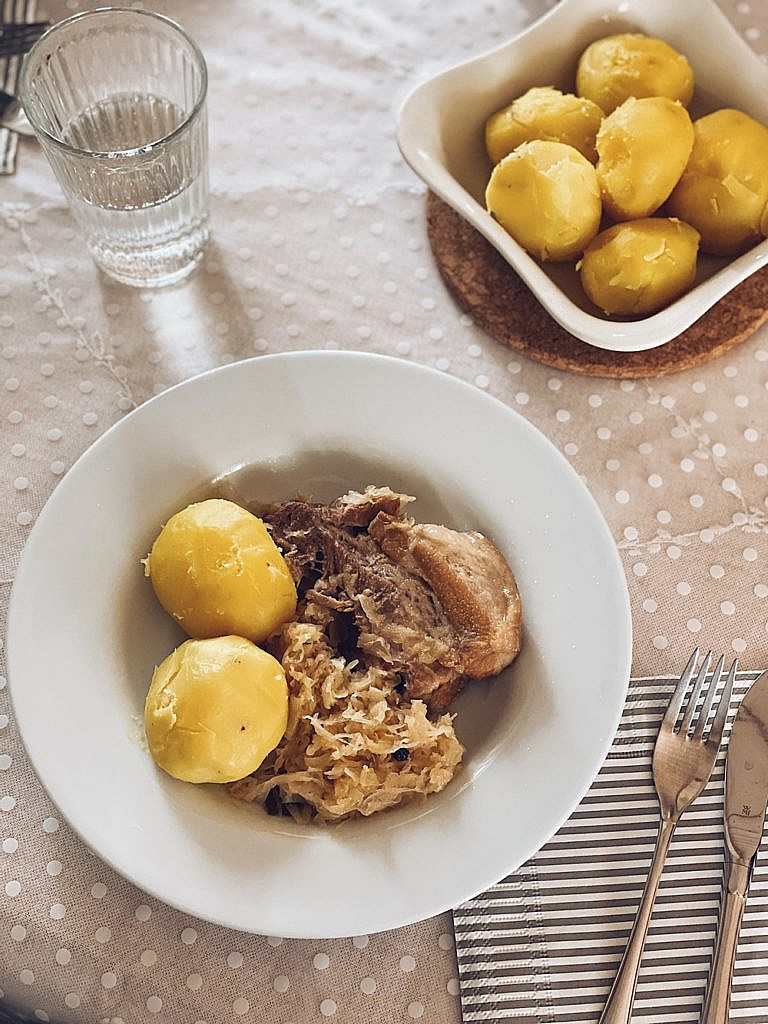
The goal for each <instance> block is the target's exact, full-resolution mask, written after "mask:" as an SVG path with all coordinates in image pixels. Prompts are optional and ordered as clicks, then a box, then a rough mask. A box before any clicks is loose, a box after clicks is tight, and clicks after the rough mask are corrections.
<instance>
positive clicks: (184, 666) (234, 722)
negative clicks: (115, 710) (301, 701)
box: [144, 636, 288, 783]
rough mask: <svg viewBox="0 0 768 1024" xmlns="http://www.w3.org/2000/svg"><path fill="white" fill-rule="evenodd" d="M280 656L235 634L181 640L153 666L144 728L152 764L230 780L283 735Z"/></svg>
mask: <svg viewBox="0 0 768 1024" xmlns="http://www.w3.org/2000/svg"><path fill="white" fill-rule="evenodd" d="M287 721H288V686H287V683H286V680H285V673H284V672H283V667H282V665H281V664H280V662H279V661H277V660H276V659H275V658H273V657H272V656H271V655H270V654H267V652H266V651H262V650H261V649H260V648H259V647H256V645H255V644H252V643H251V642H250V640H245V639H244V638H243V637H240V636H222V637H212V638H209V639H207V640H186V641H185V642H184V643H183V644H182V645H181V646H180V647H177V648H176V650H175V651H173V652H172V653H171V654H169V655H168V657H167V658H166V659H165V660H164V661H163V662H161V663H160V665H158V666H157V668H156V669H155V672H154V675H153V676H152V685H151V686H150V688H149V693H148V694H147V699H146V703H145V706H144V728H145V731H146V734H147V741H148V743H149V749H150V751H151V753H152V756H153V757H154V759H155V761H156V762H157V764H158V765H159V766H160V767H161V768H162V769H163V771H166V772H168V774H169V775H172V776H173V777H174V778H176V779H181V780H182V781H184V782H196V783H201V782H235V781H236V780H237V779H242V778H245V776H246V775H250V773H251V772H254V771H256V769H257V768H258V767H259V765H260V764H261V763H262V761H263V760H264V758H265V757H266V756H267V754H268V753H269V752H270V751H271V750H274V748H275V747H276V746H277V744H278V743H279V742H280V740H281V739H282V736H283V733H284V732H285V727H286V723H287Z"/></svg>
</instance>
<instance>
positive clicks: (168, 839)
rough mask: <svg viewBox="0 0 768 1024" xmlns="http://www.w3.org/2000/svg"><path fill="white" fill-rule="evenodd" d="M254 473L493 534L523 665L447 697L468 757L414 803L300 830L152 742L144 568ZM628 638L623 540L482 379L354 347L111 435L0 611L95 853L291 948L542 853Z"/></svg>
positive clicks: (58, 796) (51, 775) (400, 916)
mask: <svg viewBox="0 0 768 1024" xmlns="http://www.w3.org/2000/svg"><path fill="white" fill-rule="evenodd" d="M242 464H247V465H248V466H249V469H248V470H247V472H241V474H240V477H239V479H240V486H241V487H242V488H243V493H244V495H245V496H246V497H257V496H258V497H260V498H261V499H264V500H268V501H273V500H279V499H284V498H288V497H291V496H293V495H294V494H296V492H297V491H299V490H302V491H304V492H305V493H311V494H314V495H315V496H316V497H318V498H320V499H323V500H327V499H329V498H331V497H333V496H335V495H338V494H340V493H343V491H345V490H346V489H347V488H349V487H356V488H360V487H363V486H365V485H366V484H367V483H372V482H378V483H388V484H390V485H391V486H393V487H396V488H400V489H403V490H405V491H407V492H410V493H411V494H415V495H417V499H418V500H417V502H416V503H415V505H414V506H413V508H414V514H415V515H417V516H419V517H420V518H422V519H425V520H427V521H433V522H434V521H440V522H446V523H449V524H452V525H454V526H456V527H458V528H460V529H465V528H468V527H475V528H479V529H480V530H482V531H484V532H485V533H487V534H488V535H489V536H490V537H492V538H493V539H494V540H495V541H496V543H497V544H498V545H499V546H500V547H501V549H502V550H503V551H504V552H505V554H506V555H507V557H508V559H509V561H510V563H511V564H512V566H513V568H514V571H515V573H516V576H517V579H518V584H519V587H520V592H521V595H522V602H523V628H524V632H523V650H522V653H521V654H520V656H519V658H518V659H517V661H516V662H515V663H514V665H513V666H512V667H511V669H509V670H508V671H507V672H505V673H504V674H503V675H502V676H500V677H499V678H498V679H496V680H494V681H492V682H488V683H477V684H475V685H473V686H470V687H468V689H467V691H466V692H465V693H464V694H463V695H462V696H461V697H460V698H459V701H458V702H457V703H456V706H455V709H454V710H456V712H457V719H456V729H457V733H458V735H459V738H460V739H461V740H462V741H463V742H464V744H465V745H466V748H467V754H466V758H465V765H464V769H463V770H462V772H461V773H460V775H459V776H457V778H456V779H455V780H454V782H453V783H451V785H450V786H448V788H447V789H445V790H444V791H443V792H442V793H439V794H437V795H436V796H433V797H430V798H429V799H428V800H427V801H426V802H425V803H424V804H418V805H414V806H409V807H406V808H402V809H399V810H396V811H392V812H387V813H385V814H379V815H375V816H374V817H372V818H371V819H369V820H360V821H350V822H346V823H344V824H342V825H340V826H338V827H333V828H326V829H323V828H317V827H312V826H304V827H301V826H298V825H296V824H294V823H293V822H291V821H289V820H286V819H283V818H270V817H268V816H267V815H266V814H265V813H264V811H263V810H262V809H261V808H259V807H256V806H252V805H250V804H243V803H238V802H237V801H235V800H233V799H231V798H230V797H229V796H228V795H227V793H226V792H224V791H222V789H221V787H218V786H192V785H189V784H187V783H183V782H177V781H176V780H175V779H172V778H170V777H169V776H168V775H165V774H164V773H163V772H161V771H160V770H159V769H157V768H156V767H155V765H154V763H153V761H152V758H151V757H150V755H149V753H148V752H147V749H146V745H145V744H142V742H141V737H142V734H143V730H142V728H141V718H142V710H143V705H144V698H145V695H146V692H147V687H148V685H149V680H150V677H151V675H152V670H153V668H154V666H155V665H157V664H158V663H159V662H160V661H161V660H162V659H163V658H164V657H165V656H166V655H167V654H168V652H169V651H170V650H171V649H172V648H173V647H174V646H175V645H176V644H178V643H179V642H180V641H181V639H182V637H181V635H180V633H179V631H178V629H177V627H176V625H175V624H174V623H173V622H172V620H171V619H170V617H169V616H168V615H166V614H165V613H164V612H163V611H162V609H161V608H160V606H159V604H158V603H157V601H156V600H155V598H154V595H153V593H152V588H151V586H150V584H149V582H148V581H147V580H146V579H145V577H144V574H143V572H142V567H141V564H140V562H139V559H140V558H141V557H142V556H143V555H144V554H145V553H146V552H147V550H148V549H149V547H150V545H151V543H152V540H153V539H154V537H155V535H156V534H157V531H158V529H159V527H160V525H161V524H162V523H163V522H164V521H165V520H167V518H168V516H169V515H170V514H172V513H173V512H175V511H176V510H178V509H179V508H180V507H182V506H183V505H185V504H186V503H187V501H189V500H190V499H191V497H192V496H193V495H194V494H195V493H198V494H199V493H200V488H201V485H202V486H204V485H205V484H206V482H210V481H211V480H212V479H213V478H214V477H215V476H216V475H218V474H221V473H222V472H224V471H227V470H230V469H233V468H234V467H237V466H240V465H242ZM630 650H631V635H630V619H629V602H628V597H627V588H626V583H625V580H624V574H623V571H622V568H621V563H620V561H619V558H618V554H617V552H616V548H615V545H614V543H613V540H612V538H611V536H610V533H609V531H608V529H607V527H606V525H605V523H604V521H603V519H602V517H601V515H600V512H599V511H598V509H597V506H596V505H595V503H594V501H593V499H592V498H591V497H590V495H589V493H588V492H587V489H586V488H585V487H584V485H583V484H582V483H581V481H580V480H579V478H578V477H577V475H576V474H575V473H574V471H573V469H572V468H571V467H570V466H569V464H568V463H567V462H566V460H565V459H564V458H563V457H562V455H560V454H559V452H557V450H556V449H555V448H554V447H553V446H552V445H551V444H550V443H549V442H548V441H547V440H546V439H545V438H544V437H543V436H542V435H541V434H540V433H538V431H536V430H535V429H534V428H533V427H532V426H531V425H530V424H529V423H527V422H526V421H525V420H524V419H522V417H520V416H518V415H517V414H516V413H514V412H512V411H511V410H510V409H508V408H507V407H506V406H504V405H502V403H501V402H497V401H495V400H494V399H492V398H490V397H489V396H488V395H486V394H485V393H484V392H481V391H479V390H478V389H477V388H472V387H470V386H469V385H466V384H463V383H461V382H460V381H457V380H455V379H454V378H452V377H449V376H447V375H441V374H439V373H437V372H436V371H434V370H428V369H425V368H424V367H419V366H415V365H411V364H409V363H407V362H405V361H403V360H395V359H385V358H383V357H380V356H378V357H377V356H370V355H363V354H359V353H349V352H314V353H308V352H303V353H294V354H289V355H277V356H267V357H262V358H259V359H254V360H250V361H247V362H243V363H235V364H233V365H231V366H226V367H223V368H222V369H219V370H216V371H214V372H211V373H208V374H205V375H203V376H201V377H197V378H196V379H194V380H190V381H187V382H186V383H184V384H181V385H179V386H178V387H176V388H172V389H171V390H170V391H166V392H165V393H164V394H162V395H160V396H159V397H157V398H155V399H153V400H152V401H150V402H147V403H146V404H145V405H143V406H142V407H141V408H140V409H138V410H137V411H136V412H133V413H131V415H130V416H127V417H126V418H125V419H124V420H122V421H121V422H120V423H118V424H117V425H116V426H115V427H113V428H112V429H111V430H109V431H107V433H106V434H104V435H103V437H101V438H100V439H99V440H98V441H97V442H96V443H95V444H94V445H93V446H92V447H91V448H89V449H88V451H87V452H86V453H85V455H84V456H83V457H82V458H81V459H80V460H79V461H78V462H77V463H76V465H75V466H73V467H72V469H71V470H70V471H69V473H67V475H66V476H65V477H64V479H63V480H62V481H61V483H60V484H59V485H58V487H57V488H56V490H55V491H54V493H53V495H52V497H51V499H50V500H49V502H48V504H47V505H46V507H45V509H44V510H43V512H42V513H41V515H40V517H39V518H38V520H37V523H36V524H35V526H34V528H33V530H32V532H31V534H30V537H29V540H28V542H27V545H26V547H25V549H24V553H23V555H22V558H21V563H20V565H19V568H18V571H17V574H16V581H15V583H14V587H13V593H12V599H11V608H10V613H9V621H8V655H9V661H8V667H9V682H10V691H11V697H12V699H13V705H14V711H15V717H16V722H17V723H18V726H19V729H20V730H21V734H22V737H23V739H24V743H25V744H26V747H27V751H28V752H29V755H30V757H31V759H32V763H33V764H34V767H35V769H36V770H37V772H38V774H39V776H40V778H41V780H42V781H43V783H44V784H45V786H46V787H47V788H48V790H49V792H50V794H51V797H52V798H53V800H54V801H55V802H56V804H57V805H58V807H59V809H60V810H61V812H62V813H63V814H64V815H65V816H66V817H67V819H68V820H69V821H70V823H71V824H72V825H73V826H74V828H76V829H77V830H78V832H79V833H80V834H81V835H82V836H83V838H84V839H85V841H86V842H87V843H88V844H90V846H91V847H92V848H93V849H94V850H95V851H96V852H97V853H98V854H99V855H100V856H101V857H103V858H104V860H106V861H108V862H109V863H110V864H112V865H113V866H114V867H115V868H117V870H118V871H120V872H122V873H123V874H124V875H126V876H127V877H128V878H130V879H132V880H133V881H134V882H136V883H137V884H138V885H140V886H142V887H143V888H144V889H146V890H147V891H149V892H150V893H152V894H153V895H155V896H156V897H158V898H159V899H162V900H165V901H166V902H168V903H171V904H173V905H174V906H176V907H180V908H181V909H183V910H185V911H187V912H188V913H192V914H196V915H198V916H199V917H203V918H208V919H209V920H213V921H217V922H220V923H222V924H226V925H228V926H230V927H234V928H240V929H243V930H245V931H259V932H264V933H266V934H274V935H286V936H287V935H290V936H304V937H320V936H331V935H355V934H357V933H360V932H368V931H377V930H380V929H384V928H393V927H396V926H398V925H403V924H406V923H408V922H410V921H414V920H417V919H419V918H423V917H427V916H429V915H431V914H436V913H438V912H439V911H442V910H445V909H447V908H448V907H450V906H454V905H456V904H457V903H459V902H461V901H462V900H464V899H466V898H468V897H469V896H472V895H474V894H475V893H477V892H479V891H480V890H481V889H484V888H485V887H487V886H488V885H489V884H491V883H493V882H495V881H497V880H498V879H499V878H500V877H501V876H502V875H504V874H505V873H506V872H508V871H511V870H513V869H514V868H516V867H518V866H519V865H520V864H522V863H523V861H524V860H526V859H527V858H528V857H529V856H531V854H533V853H534V852H535V851H536V850H538V849H539V847H540V846H541V845H542V844H543V843H545V842H546V841H547V840H548V839H549V838H550V836H552V835H553V834H554V832H555V831H556V830H557V828H558V827H559V826H560V824H561V823H562V821H563V820H564V819H565V818H566V817H567V816H568V815H569V814H570V812H571V811H572V810H573V808H574V807H575V806H576V804H577V803H578V802H579V800H580V799H581V797H582V795H583V794H584V792H585V790H586V789H587V788H588V787H589V785H590V783H591V781H592V779H593V778H594V776H595V775H596V773H597V771H598V769H599V768H600V765H601V763H602V761H603V758H604V757H605V753H606V751H607V749H608V747H609V746H610V743H611V740H612V738H613V734H614V732H615V729H616V724H617V721H618V717H619V714H620V712H621V708H622V706H623V703H624V697H625V694H626V686H627V680H628V675H629V657H630Z"/></svg>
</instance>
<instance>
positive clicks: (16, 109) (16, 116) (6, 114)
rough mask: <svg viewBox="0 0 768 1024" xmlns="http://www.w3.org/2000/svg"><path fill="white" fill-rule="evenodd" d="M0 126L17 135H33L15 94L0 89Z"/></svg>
mask: <svg viewBox="0 0 768 1024" xmlns="http://www.w3.org/2000/svg"><path fill="white" fill-rule="evenodd" d="M0 128H8V129H10V131H12V132H16V134H17V135H28V136H30V137H34V134H35V133H34V130H33V128H32V125H31V124H30V123H29V121H28V120H27V115H26V114H25V113H24V111H23V110H22V108H21V104H20V103H19V101H18V100H17V99H16V97H15V96H11V94H10V93H8V92H3V90H2V89H0Z"/></svg>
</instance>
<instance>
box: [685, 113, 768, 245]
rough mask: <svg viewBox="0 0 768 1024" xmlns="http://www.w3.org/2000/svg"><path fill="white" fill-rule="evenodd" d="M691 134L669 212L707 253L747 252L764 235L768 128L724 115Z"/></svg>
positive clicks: (708, 119) (710, 117) (698, 124)
mask: <svg viewBox="0 0 768 1024" xmlns="http://www.w3.org/2000/svg"><path fill="white" fill-rule="evenodd" d="M693 131H694V141H693V151H692V153H691V158H690V160H689V161H688V165H687V167H686V168H685V171H684V173H683V176H682V178H681V179H680V182H679V183H678V185H677V187H676V188H675V190H674V192H673V193H672V196H671V198H670V201H669V207H670V211H671V212H672V213H674V214H675V216H677V217H680V218H681V219H683V220H686V221H688V223H689V224H692V225H693V226H694V227H695V228H696V230H697V231H698V232H699V233H700V234H701V247H702V249H703V250H704V251H705V252H711V253H715V254H717V255H721V256H729V255H733V254H735V253H739V252H743V251H744V250H745V249H748V248H749V247H750V246H751V245H754V244H755V242H757V241H759V239H760V237H761V235H763V234H766V232H765V230H764V226H765V217H766V214H765V210H766V204H768V128H766V127H765V125H763V124H760V122H759V121H756V120H755V119H754V118H752V117H749V115H747V114H744V113H742V111H740V110H729V109H725V110H716V111H715V112H714V113H712V114H707V116H706V117H700V118H699V119H698V121H696V122H695V123H694V125H693ZM761 218H762V220H763V225H764V226H763V227H762V228H761Z"/></svg>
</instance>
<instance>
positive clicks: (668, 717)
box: [661, 647, 699, 729]
mask: <svg viewBox="0 0 768 1024" xmlns="http://www.w3.org/2000/svg"><path fill="white" fill-rule="evenodd" d="M698 659H699V648H698V647H697V648H696V649H695V650H694V652H693V654H692V655H691V657H690V660H689V662H688V664H687V665H686V666H685V668H684V669H683V674H682V675H681V676H680V682H679V683H678V684H677V686H676V687H675V692H674V693H673V694H672V698H671V700H670V702H669V707H668V708H667V713H666V714H665V715H664V719H663V721H662V723H661V725H662V728H664V727H667V728H669V729H674V727H675V723H676V722H677V716H678V715H679V714H680V708H681V707H682V706H683V701H684V700H685V693H686V690H687V689H688V684H689V683H690V681H691V678H692V677H693V673H694V671H695V670H696V662H697V661H698Z"/></svg>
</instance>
